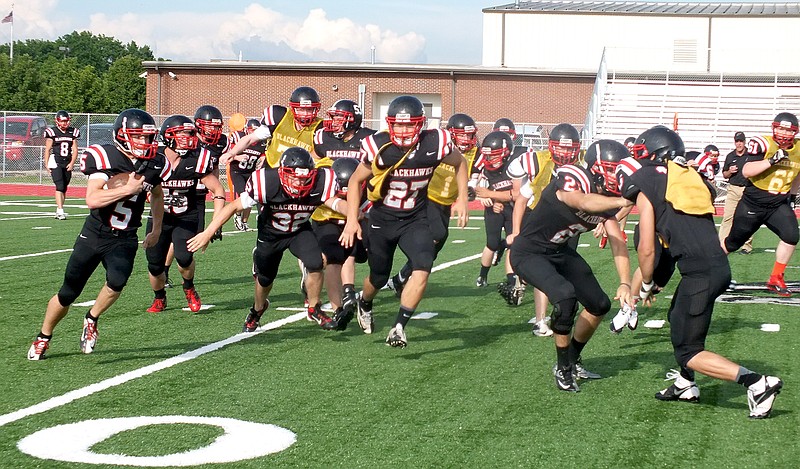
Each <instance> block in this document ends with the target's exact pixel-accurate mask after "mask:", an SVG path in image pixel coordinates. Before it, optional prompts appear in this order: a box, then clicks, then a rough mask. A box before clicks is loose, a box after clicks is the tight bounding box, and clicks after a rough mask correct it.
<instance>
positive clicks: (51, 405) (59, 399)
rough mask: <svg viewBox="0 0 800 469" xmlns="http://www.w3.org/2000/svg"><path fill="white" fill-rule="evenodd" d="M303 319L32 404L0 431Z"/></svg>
mask: <svg viewBox="0 0 800 469" xmlns="http://www.w3.org/2000/svg"><path fill="white" fill-rule="evenodd" d="M305 317H306V314H305V313H298V314H293V315H291V316H288V317H285V318H283V319H279V320H277V321H273V322H271V323H268V324H264V325H263V326H261V327H259V328H258V329H256V330H255V331H254V332H240V333H239V334H236V335H235V336H233V337H228V338H227V339H224V340H220V341H218V342H214V343H213V344H208V345H204V346H203V347H200V348H198V349H195V350H191V351H189V352H186V353H182V354H180V355H178V356H175V357H172V358H168V359H166V360H162V361H160V362H158V363H153V364H152V365H148V366H145V367H142V368H139V369H138V370H133V371H129V372H127V373H123V374H121V375H118V376H114V377H113V378H108V379H105V380H103V381H100V382H99V383H95V384H90V385H88V386H85V387H83V388H80V389H76V390H74V391H70V392H68V393H66V394H62V395H61V396H56V397H53V398H51V399H48V400H46V401H44V402H40V403H39V404H35V405H32V406H30V407H26V408H24V409H20V410H17V411H15V412H11V413H10V414H5V415H2V416H0V427H2V426H3V425H6V424H8V423H11V422H16V421H17V420H20V419H22V418H25V417H28V416H30V415H35V414H41V413H42V412H47V411H48V410H52V409H55V408H56V407H61V406H62V405H66V404H69V403H70V402H72V401H75V400H78V399H80V398H82V397H87V396H89V395H91V394H94V393H96V392H100V391H103V390H106V389H108V388H112V387H114V386H119V385H120V384H124V383H127V382H128V381H131V380H134V379H136V378H141V377H143V376H147V375H150V374H153V373H155V372H157V371H161V370H164V369H167V368H170V367H172V366H175V365H177V364H180V363H183V362H185V361H189V360H192V359H194V358H197V357H199V356H201V355H205V354H207V353H209V352H213V351H215V350H219V349H221V348H222V347H225V346H226V345H230V344H235V343H236V342H240V341H242V340H245V339H249V338H250V337H255V336H257V335H258V334H261V333H263V332H266V331H268V330H272V329H276V328H278V327H281V326H283V325H286V324H290V323H293V322H295V321H299V320H301V319H303V318H305Z"/></svg>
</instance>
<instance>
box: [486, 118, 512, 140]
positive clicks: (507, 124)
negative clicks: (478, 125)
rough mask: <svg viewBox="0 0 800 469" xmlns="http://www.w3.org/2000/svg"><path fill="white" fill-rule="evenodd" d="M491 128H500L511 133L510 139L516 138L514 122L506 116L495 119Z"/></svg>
mask: <svg viewBox="0 0 800 469" xmlns="http://www.w3.org/2000/svg"><path fill="white" fill-rule="evenodd" d="M492 130H502V131H503V132H506V133H508V134H509V135H511V139H512V140H514V139H516V138H517V128H516V126H514V122H513V121H512V120H511V119H509V118H507V117H501V118H499V119H497V120H496V121H495V123H494V128H492Z"/></svg>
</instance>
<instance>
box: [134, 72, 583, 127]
mask: <svg viewBox="0 0 800 469" xmlns="http://www.w3.org/2000/svg"><path fill="white" fill-rule="evenodd" d="M144 67H145V69H146V70H147V76H146V80H147V110H148V111H149V112H151V113H153V114H155V115H169V114H175V113H184V114H192V113H193V112H194V110H195V109H197V107H199V106H201V105H203V104H214V105H215V106H217V107H218V108H219V109H220V110H221V111H222V113H223V114H224V115H226V116H229V115H231V114H233V113H235V112H241V113H242V114H244V115H246V116H260V115H261V113H262V111H263V109H264V107H265V106H267V105H270V104H281V105H286V104H287V102H288V99H289V95H290V94H291V92H292V90H294V88H296V87H298V86H302V85H307V86H311V87H313V88H315V89H316V90H317V91H318V92H319V94H320V97H321V99H322V106H323V108H325V107H327V106H329V105H331V104H332V103H333V102H334V101H336V100H338V99H344V98H347V99H352V100H354V101H356V102H359V103H360V104H362V107H363V109H364V118H365V120H366V121H367V122H368V124H369V125H371V126H373V127H377V128H380V124H381V123H382V121H383V116H385V111H386V107H387V105H388V103H389V101H391V100H392V99H393V98H394V97H395V96H398V95H401V94H413V95H415V96H417V97H419V98H420V99H421V100H422V101H423V103H424V104H425V105H426V111H427V114H428V116H429V117H430V118H434V119H441V118H442V117H444V118H445V119H446V118H447V117H449V116H450V115H451V114H453V113H455V112H464V113H467V114H469V115H471V116H472V117H473V118H474V119H475V120H476V121H477V122H479V123H482V125H481V131H482V132H485V131H486V130H487V129H488V127H490V125H491V123H493V122H494V121H495V120H496V119H497V118H499V117H508V118H510V119H512V120H514V121H515V122H517V123H532V124H541V125H544V126H545V128H549V127H550V126H552V125H554V124H557V123H559V122H571V123H582V122H583V121H584V119H585V116H586V111H587V108H588V105H589V98H590V96H591V95H592V89H593V87H594V81H595V73H586V72H579V73H575V72H563V71H544V70H533V69H523V68H505V67H483V66H453V65H405V64H403V65H400V64H361V63H275V62H223V61H217V62H209V63H180V62H155V61H153V62H144ZM484 134H485V133H484Z"/></svg>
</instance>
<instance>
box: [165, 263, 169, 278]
mask: <svg viewBox="0 0 800 469" xmlns="http://www.w3.org/2000/svg"><path fill="white" fill-rule="evenodd" d="M164 275H165V276H166V277H167V278H169V266H165V267H164Z"/></svg>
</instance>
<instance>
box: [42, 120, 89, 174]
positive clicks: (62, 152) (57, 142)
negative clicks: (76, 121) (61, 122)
mask: <svg viewBox="0 0 800 469" xmlns="http://www.w3.org/2000/svg"><path fill="white" fill-rule="evenodd" d="M44 138H49V139H51V140H53V146H52V147H51V148H50V155H45V156H46V157H49V156H53V157H54V158H55V160H56V164H58V165H59V166H66V165H67V164H69V162H70V160H71V159H72V144H73V142H74V141H75V140H78V139H79V138H81V131H80V130H78V129H76V128H75V127H67V130H63V131H62V130H61V129H59V128H58V126H53V127H48V128H46V129H45V130H44Z"/></svg>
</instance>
